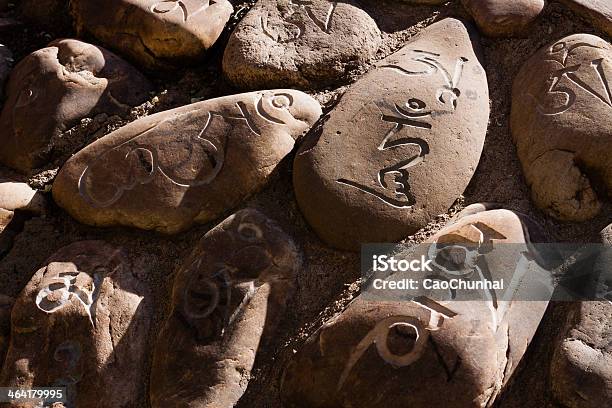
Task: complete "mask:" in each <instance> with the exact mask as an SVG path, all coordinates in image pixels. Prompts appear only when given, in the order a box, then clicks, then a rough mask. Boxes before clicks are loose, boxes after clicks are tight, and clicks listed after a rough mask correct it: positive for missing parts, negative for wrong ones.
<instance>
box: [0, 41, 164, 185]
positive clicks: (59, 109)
mask: <svg viewBox="0 0 612 408" xmlns="http://www.w3.org/2000/svg"><path fill="white" fill-rule="evenodd" d="M151 89H152V87H151V84H150V83H149V82H148V81H147V79H146V78H144V77H143V76H142V75H141V74H140V73H139V72H138V71H136V69H135V68H134V67H132V66H131V65H129V64H128V63H127V62H125V61H123V60H122V59H120V58H119V57H117V56H116V55H114V54H112V53H110V52H109V51H107V50H105V49H103V48H100V47H96V46H94V45H91V44H87V43H84V42H81V41H78V40H57V41H54V42H52V43H51V44H49V46H48V47H47V48H43V49H41V50H38V51H36V52H34V53H32V54H30V55H28V56H27V57H25V58H24V59H23V60H22V61H20V62H19V64H17V66H16V67H15V69H14V70H13V72H12V74H11V77H10V80H9V82H8V85H7V89H6V95H7V99H6V101H5V104H4V109H3V110H2V114H1V115H0V145H1V146H2V149H0V162H2V163H3V164H5V165H7V166H9V167H12V168H14V169H16V170H19V171H21V172H24V173H27V172H30V171H31V170H32V169H34V168H37V167H40V166H42V165H44V164H45V162H46V161H47V160H48V159H49V157H51V156H52V155H53V140H54V139H56V138H57V137H58V136H59V134H60V133H61V132H63V131H65V130H67V129H69V128H70V127H72V126H74V125H76V124H77V123H78V122H79V121H80V120H81V119H83V118H85V117H87V116H92V115H96V114H98V113H107V114H110V115H112V114H124V113H127V112H128V111H129V110H130V108H131V107H132V106H135V105H138V104H140V103H142V102H143V101H144V100H146V99H147V98H148V96H149V95H148V94H149V91H151Z"/></svg>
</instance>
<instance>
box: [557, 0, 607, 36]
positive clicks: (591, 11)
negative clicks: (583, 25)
mask: <svg viewBox="0 0 612 408" xmlns="http://www.w3.org/2000/svg"><path fill="white" fill-rule="evenodd" d="M559 1H560V2H561V3H563V4H565V5H566V6H568V7H569V8H571V9H572V10H573V11H575V12H576V13H578V14H580V15H581V16H583V17H585V18H586V19H588V20H589V21H591V23H592V24H593V25H594V26H595V27H597V28H599V29H600V30H601V31H603V32H604V33H606V34H608V35H609V36H612V3H611V2H610V0H559Z"/></svg>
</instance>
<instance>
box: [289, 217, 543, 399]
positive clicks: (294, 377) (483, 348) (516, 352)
mask: <svg viewBox="0 0 612 408" xmlns="http://www.w3.org/2000/svg"><path fill="white" fill-rule="evenodd" d="M526 225H527V224H525V223H523V221H522V219H521V217H519V216H518V215H517V214H515V213H513V212H511V211H508V210H492V211H486V212H479V213H475V214H473V215H468V216H465V217H461V218H459V219H458V220H457V221H456V222H454V223H451V225H450V226H448V227H446V228H444V229H443V230H441V231H440V232H439V233H437V234H436V235H434V236H433V237H432V238H431V239H429V240H428V241H427V243H429V244H431V245H434V244H435V245H436V246H435V247H434V248H436V253H437V255H435V254H434V256H432V257H431V258H428V259H435V260H437V259H438V257H439V256H440V255H441V254H442V251H444V250H449V249H452V250H455V251H458V250H463V251H464V252H465V253H466V254H469V253H471V251H476V252H475V254H476V253H477V254H478V255H477V258H476V259H475V260H474V263H472V264H471V265H472V266H470V268H471V269H470V270H469V273H474V272H476V271H480V269H478V268H476V267H475V266H474V265H480V264H482V263H480V261H478V259H484V260H485V261H486V264H488V265H489V271H490V274H491V279H500V277H503V276H508V275H512V273H510V274H509V273H508V272H512V271H517V272H524V275H522V277H521V279H520V280H518V281H517V282H519V283H518V284H517V286H516V288H515V289H516V291H514V290H513V288H512V287H511V286H510V285H508V287H505V290H503V291H490V292H489V293H484V292H483V293H482V296H483V297H482V299H483V300H461V301H453V300H444V299H449V298H448V297H436V299H438V300H433V299H434V298H432V297H425V296H418V297H415V298H414V300H413V301H409V300H408V299H407V300H404V301H400V300H372V298H367V296H366V293H362V295H360V296H359V297H358V298H357V299H356V300H354V301H353V302H352V303H351V304H349V306H348V307H347V308H346V310H344V311H343V312H342V313H341V314H339V315H337V316H335V317H334V318H332V319H330V320H329V321H327V322H326V323H325V324H323V326H322V327H321V328H320V329H319V330H318V331H317V332H316V333H315V334H314V335H313V336H312V337H311V338H310V339H309V340H308V341H307V342H306V343H305V345H304V346H303V348H302V349H301V350H299V351H298V352H297V354H296V355H295V357H294V358H293V360H292V361H291V362H290V363H289V365H288V367H287V369H286V371H285V373H284V377H283V382H282V385H281V397H282V399H283V402H284V404H285V405H284V406H285V407H287V408H294V407H308V408H323V407H325V408H327V407H334V408H343V407H344V408H348V407H368V408H382V407H389V406H393V407H451V408H453V407H457V408H459V407H461V408H465V407H488V406H491V405H492V404H493V402H494V401H495V399H496V397H497V396H498V395H499V394H500V392H501V390H502V389H503V387H504V386H505V385H506V384H507V383H508V381H509V380H510V378H511V376H512V374H513V372H514V370H515V369H516V367H517V366H518V364H519V362H520V360H521V359H522V357H523V355H524V353H525V351H526V349H527V346H528V345H529V343H530V342H531V340H532V337H533V335H534V333H535V331H536V329H537V327H538V325H539V323H540V319H541V317H542V316H543V314H544V311H545V310H546V307H547V303H548V302H547V301H546V300H544V299H542V300H541V301H540V300H538V301H525V300H514V299H515V295H517V293H520V292H523V291H525V290H527V291H529V290H532V289H533V288H534V287H535V286H538V285H539V282H540V279H542V278H544V280H548V283H550V274H549V272H548V271H546V270H544V269H543V268H542V267H540V266H539V265H538V264H537V263H536V262H534V261H529V262H528V263H527V264H526V265H527V266H524V267H522V268H518V267H517V266H520V265H523V262H521V259H523V258H520V259H519V258H518V257H517V256H524V254H533V253H531V252H529V250H528V249H527V248H528V245H527V244H528V243H529V238H528V233H527V232H526ZM510 244H514V245H510ZM509 247H513V248H514V249H513V250H512V251H507V249H508V248H509ZM523 250H525V252H524V253H523V252H522V251H523ZM511 253H512V254H513V255H512V256H509V255H510V254H511ZM534 255H535V254H534ZM412 259H416V258H412ZM457 259H459V257H458V258H457ZM465 259H468V260H470V259H472V258H471V257H470V256H468V257H466V258H465ZM526 259H533V258H532V257H531V256H529V255H527V258H525V259H524V260H526ZM468 264H470V263H469V262H466V263H465V265H468ZM456 265H457V266H459V264H458V263H457V264H456ZM508 266H510V267H511V269H509V268H508ZM434 270H435V272H436V273H437V274H438V275H437V276H439V279H449V278H452V277H453V275H452V274H451V273H450V272H445V270H444V269H442V268H441V267H440V266H439V264H437V263H436V264H434ZM466 272H467V271H466ZM419 273H420V272H419ZM466 276H467V275H466ZM514 276H516V275H514ZM412 277H413V278H414V276H412ZM419 278H422V277H421V276H419ZM462 295H463V294H462V292H461V290H458V291H457V297H456V298H457V299H461V298H462ZM494 295H495V296H496V298H497V302H496V303H494V302H493V301H492V300H484V299H493V298H494V297H495V296H494ZM517 296H518V295H517ZM404 299H406V298H405V297H404ZM466 299H467V298H466ZM471 299H474V297H472V298H471ZM523 299H525V298H523ZM449 396H452V397H449Z"/></svg>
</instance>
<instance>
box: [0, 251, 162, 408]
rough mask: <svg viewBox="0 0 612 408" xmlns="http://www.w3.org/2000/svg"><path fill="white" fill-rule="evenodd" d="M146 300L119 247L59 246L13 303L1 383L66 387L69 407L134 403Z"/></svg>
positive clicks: (140, 366)
mask: <svg viewBox="0 0 612 408" xmlns="http://www.w3.org/2000/svg"><path fill="white" fill-rule="evenodd" d="M148 302H149V299H148V295H147V290H146V288H145V287H144V284H143V282H141V281H140V280H139V278H138V277H137V271H135V270H133V269H132V266H131V265H130V263H129V262H128V260H127V259H126V257H125V255H124V254H123V252H122V251H121V250H120V249H118V248H115V247H113V246H111V245H109V244H106V243H105V242H102V241H82V242H77V243H74V244H71V245H69V246H67V247H64V248H62V249H60V250H59V251H58V252H56V253H55V254H54V255H52V256H51V258H50V259H49V260H48V261H47V265H46V266H45V267H43V268H41V269H39V270H38V271H37V272H36V273H35V274H34V276H33V277H32V279H31V280H30V282H29V283H28V285H27V286H26V288H25V289H24V290H23V291H22V292H21V293H20V294H19V296H18V298H17V300H16V302H15V305H14V306H13V312H12V319H11V339H10V346H9V350H8V353H7V356H6V361H5V364H4V368H3V370H2V375H1V376H0V383H1V384H3V385H6V386H13V387H14V386H17V385H18V386H19V387H22V388H33V387H37V386H38V387H45V386H47V387H51V386H63V387H66V388H67V396H68V401H69V405H68V406H78V407H92V408H96V407H100V408H102V407H127V406H136V401H138V398H139V393H140V392H141V391H142V387H143V384H144V383H145V379H144V378H143V370H144V357H145V351H146V345H147V338H148V337H149V335H150V334H149V332H148V330H149V320H150V314H151V310H150V307H149V306H150V305H149V304H148ZM11 406H15V407H18V406H20V407H21V406H23V405H19V404H15V405H11Z"/></svg>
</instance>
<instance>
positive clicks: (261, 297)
mask: <svg viewBox="0 0 612 408" xmlns="http://www.w3.org/2000/svg"><path fill="white" fill-rule="evenodd" d="M300 263H301V257H300V255H299V253H298V250H297V249H296V247H295V244H294V243H293V241H292V239H291V238H290V237H288V236H287V235H286V234H285V233H284V232H283V231H282V230H281V229H280V228H279V227H278V226H277V225H276V223H274V222H273V221H271V220H270V219H268V218H267V217H266V216H264V215H263V214H261V213H259V212H258V211H255V210H251V209H247V210H242V211H239V212H238V213H236V214H234V215H232V216H231V217H229V218H228V219H226V220H225V221H223V222H222V223H221V224H219V225H218V226H216V227H215V228H214V229H212V230H211V231H209V232H208V233H207V234H206V235H205V236H204V237H203V238H202V239H201V240H200V242H199V243H198V244H197V246H196V247H195V248H194V250H193V252H192V254H191V256H189V257H188V258H187V259H186V260H185V262H184V263H183V265H182V267H181V268H180V269H179V271H178V272H177V274H176V278H175V281H174V289H173V292H172V310H171V312H170V316H169V317H168V319H167V320H166V323H165V324H164V327H163V329H162V330H161V332H160V333H159V337H158V341H157V346H156V349H155V354H154V361H153V368H152V372H151V387H150V389H151V393H150V394H151V404H152V406H153V407H159V408H162V407H164V408H165V407H176V408H179V407H188V406H189V407H200V408H231V407H233V406H235V404H236V403H237V402H238V400H239V399H240V397H241V396H242V394H243V393H244V391H245V390H246V387H247V385H248V383H249V379H250V374H251V369H252V368H253V364H254V362H255V359H256V358H257V355H258V349H259V348H261V347H263V346H264V345H265V344H267V343H268V342H269V341H270V340H271V339H273V338H274V336H275V329H276V326H277V324H278V322H279V320H280V318H281V317H282V316H283V312H284V310H285V308H286V306H287V303H288V301H289V297H290V296H291V295H292V293H293V290H294V288H295V277H296V273H297V269H298V267H299V265H300Z"/></svg>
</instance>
